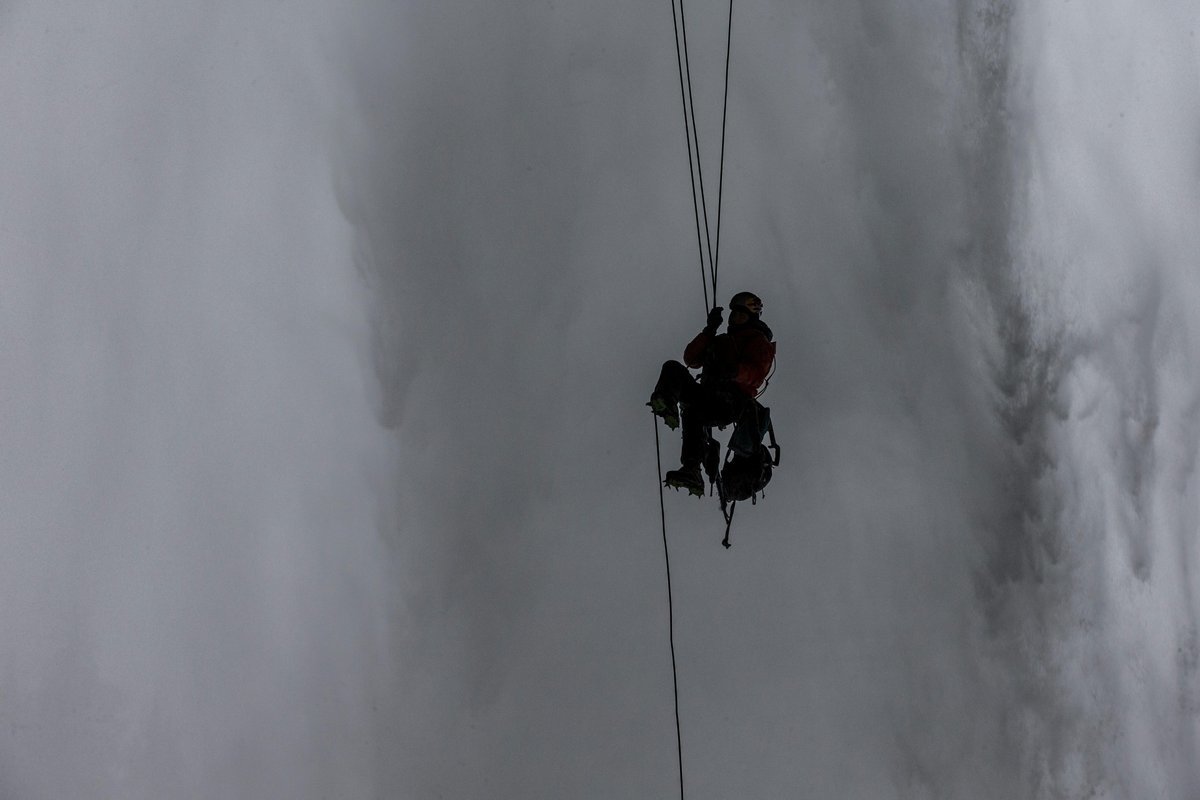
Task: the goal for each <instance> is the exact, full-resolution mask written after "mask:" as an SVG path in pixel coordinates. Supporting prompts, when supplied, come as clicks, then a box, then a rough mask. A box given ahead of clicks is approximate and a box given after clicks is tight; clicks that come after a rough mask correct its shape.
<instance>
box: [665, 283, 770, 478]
mask: <svg viewBox="0 0 1200 800" xmlns="http://www.w3.org/2000/svg"><path fill="white" fill-rule="evenodd" d="M762 308H763V303H762V300H761V299H759V297H758V295H756V294H754V293H752V292H738V293H737V294H735V295H734V296H733V298H732V299H731V300H730V301H729V325H728V326H727V329H726V332H725V333H722V334H718V333H717V329H718V328H719V327H720V326H721V322H722V320H723V317H724V315H723V313H722V309H721V308H720V307H719V306H718V307H716V308H714V309H713V310H712V311H710V312H709V314H708V321H707V323H706V324H705V326H704V330H702V331H701V332H700V333H699V334H698V335H697V336H696V338H694V339H692V341H691V343H690V344H688V346H687V348H686V349H685V350H684V353H683V364H681V363H679V362H678V361H667V362H666V363H664V364H663V366H662V372H661V373H660V374H659V378H658V383H657V384H656V385H655V387H654V392H653V394H651V395H650V402H649V403H648V405H649V406H650V409H651V410H652V411H653V412H654V414H655V416H658V417H662V419H663V421H664V422H666V424H667V426H668V427H669V428H671V429H672V430H674V429H675V428H677V427H679V423H680V416H681V413H682V420H683V446H682V449H681V452H680V458H679V460H680V462H681V467H680V468H679V469H677V470H670V471H669V472H667V474H666V475H665V476H664V481H663V482H664V483H665V484H666V485H667V486H671V487H674V488H675V489H687V490H688V492H689V493H691V494H694V495H697V496H700V497H702V496H703V495H704V478H703V477H702V476H701V474H700V465H701V463H702V462H703V461H704V457H705V453H706V450H707V448H708V440H709V431H711V429H712V428H713V427H720V428H723V427H725V426H726V425H730V424H732V423H734V422H736V421H737V420H738V418H739V417H740V416H741V414H742V412H743V411H745V410H746V409H747V408H748V407H750V406H751V404H752V403H753V402H754V398H755V396H756V395H757V394H758V388H759V386H761V385H762V383H763V381H764V380H765V379H766V378H767V374H768V373H769V372H770V371H771V364H772V363H773V362H774V360H775V342H774V336H773V334H772V333H771V329H770V328H769V327H767V324H766V323H765V322H763V321H762V320H761V319H759V315H760V314H761V313H762ZM685 365H686V366H685ZM689 368H691V369H699V370H701V373H700V380H699V381H697V380H696V379H695V378H694V377H692V374H691V373H690V372H689V371H688V370H689Z"/></svg>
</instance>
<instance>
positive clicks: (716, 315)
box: [704, 306, 725, 336]
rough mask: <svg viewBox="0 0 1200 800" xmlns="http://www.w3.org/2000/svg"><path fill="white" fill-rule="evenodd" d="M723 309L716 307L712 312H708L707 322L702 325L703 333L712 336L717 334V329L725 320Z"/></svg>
mask: <svg viewBox="0 0 1200 800" xmlns="http://www.w3.org/2000/svg"><path fill="white" fill-rule="evenodd" d="M723 311H724V309H722V308H721V307H720V306H717V307H716V308H714V309H713V310H712V311H710V312H708V322H707V323H705V325H704V332H705V333H707V334H708V335H709V336H712V335H713V334H714V333H716V332H717V328H719V327H721V322H722V321H723V320H724V319H725V315H724V313H723Z"/></svg>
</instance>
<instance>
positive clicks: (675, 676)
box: [650, 417, 683, 800]
mask: <svg viewBox="0 0 1200 800" xmlns="http://www.w3.org/2000/svg"><path fill="white" fill-rule="evenodd" d="M650 419H652V420H653V421H654V462H655V464H656V466H657V467H658V472H657V474H656V479H657V481H658V510H659V514H660V515H661V517H662V537H663V560H664V561H665V562H666V565H667V629H668V631H669V633H670V641H671V684H672V686H673V687H674V692H675V750H676V752H677V753H678V755H679V800H683V736H682V734H681V733H680V727H679V672H678V670H677V669H676V667H675V603H674V601H673V600H672V592H671V551H670V549H669V548H668V547H667V505H666V502H665V501H664V500H663V484H662V480H661V476H662V448H661V447H660V446H659V443H658V417H651V418H650Z"/></svg>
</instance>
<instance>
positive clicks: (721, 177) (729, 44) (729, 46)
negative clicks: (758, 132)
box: [712, 0, 733, 302]
mask: <svg viewBox="0 0 1200 800" xmlns="http://www.w3.org/2000/svg"><path fill="white" fill-rule="evenodd" d="M732 52H733V0H729V23H728V25H727V27H726V33H725V103H724V106H723V107H722V109H721V167H720V170H719V171H718V172H717V250H716V253H714V254H713V267H712V279H713V300H714V302H715V300H716V297H717V268H718V267H719V266H720V262H721V199H722V195H723V194H724V191H725V121H726V120H727V119H728V118H729V57H730V54H731V53H732Z"/></svg>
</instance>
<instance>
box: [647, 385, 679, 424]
mask: <svg viewBox="0 0 1200 800" xmlns="http://www.w3.org/2000/svg"><path fill="white" fill-rule="evenodd" d="M646 405H648V406H650V410H651V411H653V412H654V416H656V417H662V420H663V422H665V423H667V427H668V428H670V429H671V430H675V429H676V428H678V427H679V403H676V402H675V401H673V400H667V399H666V398H665V397H663V396H662V395H658V394H656V395H651V396H650V402H649V403H646Z"/></svg>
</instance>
